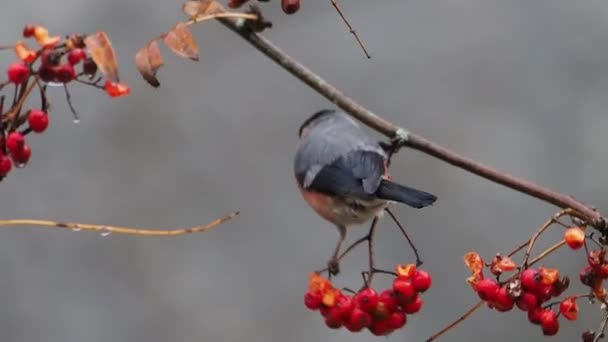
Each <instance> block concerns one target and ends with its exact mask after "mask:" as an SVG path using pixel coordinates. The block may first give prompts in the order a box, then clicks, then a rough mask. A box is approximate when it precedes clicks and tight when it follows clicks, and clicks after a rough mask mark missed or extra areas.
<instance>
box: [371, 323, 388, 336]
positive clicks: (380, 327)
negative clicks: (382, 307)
mask: <svg viewBox="0 0 608 342" xmlns="http://www.w3.org/2000/svg"><path fill="white" fill-rule="evenodd" d="M369 331H370V332H371V333H372V334H374V335H376V336H386V335H388V334H390V333H391V332H393V331H392V330H391V328H390V327H389V326H388V320H380V321H374V322H373V323H372V325H371V326H370V327H369Z"/></svg>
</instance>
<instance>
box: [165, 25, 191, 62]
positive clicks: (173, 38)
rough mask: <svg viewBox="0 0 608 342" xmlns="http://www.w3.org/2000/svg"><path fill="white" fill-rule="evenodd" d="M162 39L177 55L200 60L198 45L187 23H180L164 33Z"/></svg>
mask: <svg viewBox="0 0 608 342" xmlns="http://www.w3.org/2000/svg"><path fill="white" fill-rule="evenodd" d="M162 39H163V41H164V42H165V44H166V45H167V47H168V48H169V49H171V51H173V53H175V54H176V55H178V56H180V57H184V58H189V59H191V60H193V61H198V45H197V44H196V40H194V37H193V36H192V33H191V32H190V30H189V29H188V26H187V25H186V24H184V23H178V24H177V25H175V27H174V28H173V29H172V30H171V31H169V32H167V33H165V34H163V35H162Z"/></svg>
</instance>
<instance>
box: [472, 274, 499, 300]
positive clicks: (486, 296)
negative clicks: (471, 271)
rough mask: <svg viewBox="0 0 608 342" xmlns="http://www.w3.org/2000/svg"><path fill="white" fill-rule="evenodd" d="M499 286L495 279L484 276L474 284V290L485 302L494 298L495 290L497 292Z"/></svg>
mask: <svg viewBox="0 0 608 342" xmlns="http://www.w3.org/2000/svg"><path fill="white" fill-rule="evenodd" d="M498 289H499V286H498V283H497V282H496V281H495V280H492V279H488V278H484V279H481V280H480V281H478V282H477V284H475V291H476V292H477V295H479V298H481V299H482V300H485V301H486V302H492V301H493V300H494V298H496V292H498Z"/></svg>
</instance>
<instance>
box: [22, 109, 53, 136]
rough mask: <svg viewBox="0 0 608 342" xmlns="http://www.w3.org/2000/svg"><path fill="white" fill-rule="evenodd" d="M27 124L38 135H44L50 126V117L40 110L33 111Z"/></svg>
mask: <svg viewBox="0 0 608 342" xmlns="http://www.w3.org/2000/svg"><path fill="white" fill-rule="evenodd" d="M27 123H28V125H29V126H30V128H31V129H32V131H34V132H36V133H42V132H44V131H45V130H46V128H47V127H48V126H49V116H48V114H47V113H46V112H44V111H42V110H40V109H33V110H32V111H30V114H29V115H28V117H27Z"/></svg>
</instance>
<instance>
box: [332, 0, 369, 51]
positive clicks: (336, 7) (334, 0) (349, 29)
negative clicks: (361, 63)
mask: <svg viewBox="0 0 608 342" xmlns="http://www.w3.org/2000/svg"><path fill="white" fill-rule="evenodd" d="M330 1H331V4H332V5H333V6H334V8H335V9H336V12H338V14H339V15H340V18H342V21H343V22H344V23H345V24H346V27H348V31H349V32H350V33H352V35H353V36H355V39H356V40H357V43H358V44H359V46H360V47H361V49H362V50H363V53H364V54H365V57H367V58H372V56H370V55H369V53H367V49H366V48H365V45H363V42H362V41H361V39H360V38H359V35H358V34H357V32H356V31H355V29H353V27H352V26H351V25H350V23H349V22H348V19H346V16H344V13H342V10H341V9H340V6H338V2H336V0H330Z"/></svg>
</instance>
